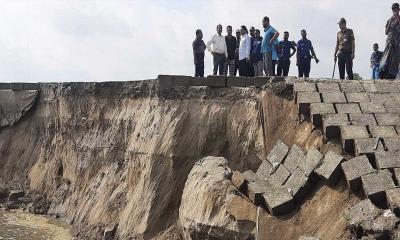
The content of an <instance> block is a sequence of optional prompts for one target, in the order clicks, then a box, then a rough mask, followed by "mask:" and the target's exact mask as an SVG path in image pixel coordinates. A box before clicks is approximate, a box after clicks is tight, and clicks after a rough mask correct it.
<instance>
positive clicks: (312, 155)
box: [299, 148, 323, 176]
mask: <svg viewBox="0 0 400 240" xmlns="http://www.w3.org/2000/svg"><path fill="white" fill-rule="evenodd" d="M322 157H323V155H322V154H321V153H320V152H319V151H318V150H317V149H315V148H311V149H310V150H308V151H307V154H306V156H305V157H304V162H302V164H300V166H299V168H300V169H301V170H303V172H304V174H305V175H306V176H310V174H311V172H312V171H314V169H315V168H316V167H317V166H318V165H319V163H320V162H321V160H322Z"/></svg>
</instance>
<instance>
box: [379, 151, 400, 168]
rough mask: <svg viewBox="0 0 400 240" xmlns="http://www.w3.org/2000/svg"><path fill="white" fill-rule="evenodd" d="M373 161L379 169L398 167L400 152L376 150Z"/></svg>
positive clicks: (399, 165)
mask: <svg viewBox="0 0 400 240" xmlns="http://www.w3.org/2000/svg"><path fill="white" fill-rule="evenodd" d="M375 161H376V166H377V167H378V168H379V169H388V168H400V152H377V153H375Z"/></svg>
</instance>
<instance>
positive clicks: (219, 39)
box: [207, 24, 228, 75]
mask: <svg viewBox="0 0 400 240" xmlns="http://www.w3.org/2000/svg"><path fill="white" fill-rule="evenodd" d="M221 34H222V25H221V24H218V26H217V34H215V35H214V36H213V37H212V38H211V40H210V41H209V42H208V43H207V49H208V51H210V52H211V54H212V55H213V57H214V71H213V74H214V75H217V72H219V75H223V74H224V65H225V60H226V58H227V57H228V50H227V48H226V42H225V37H224V36H222V35H221ZM211 45H212V47H211Z"/></svg>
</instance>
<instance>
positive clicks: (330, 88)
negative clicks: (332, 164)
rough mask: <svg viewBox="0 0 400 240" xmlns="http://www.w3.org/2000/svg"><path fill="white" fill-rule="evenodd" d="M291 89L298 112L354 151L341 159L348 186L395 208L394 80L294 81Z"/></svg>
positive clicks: (398, 93) (399, 126)
mask: <svg viewBox="0 0 400 240" xmlns="http://www.w3.org/2000/svg"><path fill="white" fill-rule="evenodd" d="M294 94H295V99H296V103H297V105H298V108H299V114H300V115H304V116H306V117H308V118H309V119H310V120H311V122H312V123H313V124H314V125H315V126H317V127H321V129H322V132H323V134H324V138H325V139H326V140H331V139H340V140H341V141H342V144H343V149H344V150H345V151H346V152H347V153H349V154H354V156H355V158H352V159H350V160H349V161H347V162H344V163H343V164H342V169H343V172H344V175H345V177H346V180H347V183H348V185H349V187H350V188H351V189H352V190H353V191H359V190H363V192H364V194H365V196H366V197H368V198H369V199H370V200H371V201H372V202H373V203H376V204H377V205H380V206H382V202H387V203H388V204H387V205H388V206H389V207H391V208H392V209H393V210H396V211H398V209H399V205H400V203H399V198H400V196H399V190H398V187H399V171H400V170H399V169H400V81H386V80H381V81H351V80H350V81H334V80H332V81H327V80H324V81H321V80H311V81H297V82H295V83H294Z"/></svg>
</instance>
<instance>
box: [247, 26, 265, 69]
mask: <svg viewBox="0 0 400 240" xmlns="http://www.w3.org/2000/svg"><path fill="white" fill-rule="evenodd" d="M260 34H261V33H260V30H259V29H256V31H255V37H254V38H255V39H256V40H257V41H254V42H253V43H252V45H251V49H252V51H250V52H251V53H250V59H251V62H252V64H253V68H254V75H255V76H257V77H258V76H263V75H264V74H263V72H264V65H263V56H262V54H261V42H262V37H261V35H260Z"/></svg>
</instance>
